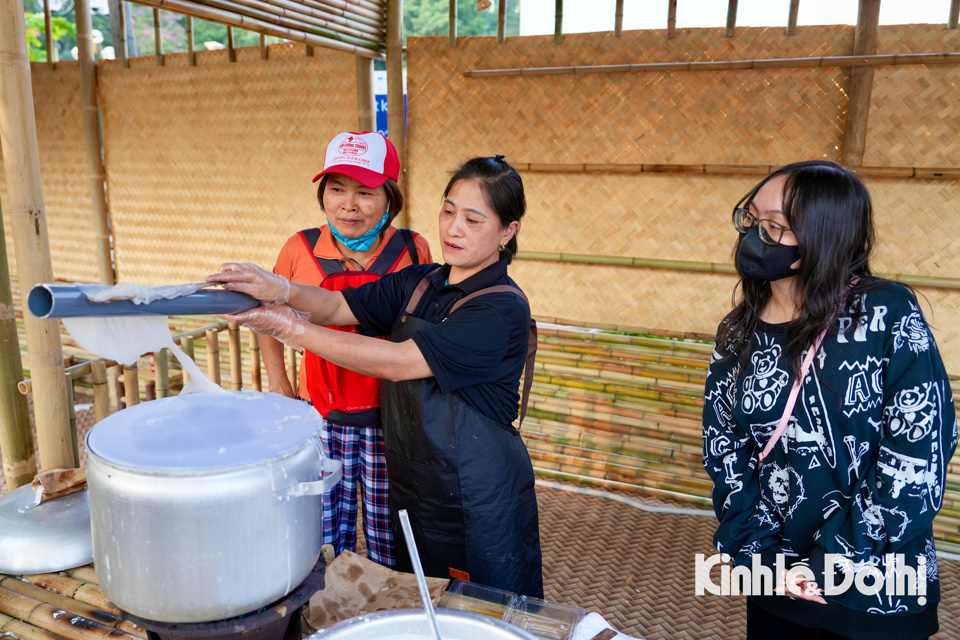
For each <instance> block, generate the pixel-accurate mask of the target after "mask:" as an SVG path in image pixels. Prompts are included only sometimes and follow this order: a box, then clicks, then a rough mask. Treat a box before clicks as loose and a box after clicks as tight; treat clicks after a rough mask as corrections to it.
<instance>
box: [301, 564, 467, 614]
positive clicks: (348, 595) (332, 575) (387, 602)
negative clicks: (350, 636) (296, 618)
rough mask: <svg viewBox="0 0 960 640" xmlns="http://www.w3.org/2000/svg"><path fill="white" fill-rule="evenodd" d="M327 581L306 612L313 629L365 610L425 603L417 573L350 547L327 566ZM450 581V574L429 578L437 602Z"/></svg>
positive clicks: (434, 600)
mask: <svg viewBox="0 0 960 640" xmlns="http://www.w3.org/2000/svg"><path fill="white" fill-rule="evenodd" d="M325 581H326V586H325V587H324V588H323V589H321V590H320V591H318V592H317V593H315V594H314V595H313V597H312V598H310V602H309V606H308V607H307V609H306V613H305V614H304V617H305V618H306V621H307V623H308V624H309V625H310V626H311V627H313V628H314V629H322V628H323V627H329V626H330V625H332V624H334V623H336V622H340V621H341V620H347V619H349V618H353V617H354V616H359V615H363V614H365V613H373V612H375V611H383V610H385V609H403V608H407V607H415V608H421V607H422V606H423V603H422V600H421V599H420V589H418V588H417V578H416V576H415V575H413V574H412V573H402V572H400V571H393V570H392V569H387V568H386V567H383V566H381V565H379V564H377V563H376V562H372V561H370V560H367V559H366V558H364V557H363V556H358V555H357V554H355V553H352V552H350V551H344V552H343V553H341V554H340V555H339V556H337V558H336V559H335V560H334V561H333V562H331V563H330V564H329V565H328V566H327V572H326V575H325ZM449 583H450V580H449V579H448V578H427V587H428V588H429V589H430V595H431V597H432V598H433V604H434V606H436V604H437V603H438V602H440V596H442V595H443V592H444V591H445V590H446V588H447V585H448V584H449Z"/></svg>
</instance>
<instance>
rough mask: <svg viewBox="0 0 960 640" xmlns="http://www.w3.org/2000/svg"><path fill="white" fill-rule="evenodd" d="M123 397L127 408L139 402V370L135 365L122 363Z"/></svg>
mask: <svg viewBox="0 0 960 640" xmlns="http://www.w3.org/2000/svg"><path fill="white" fill-rule="evenodd" d="M123 398H124V400H125V401H126V403H127V408H128V409H129V408H130V407H132V406H133V405H135V404H140V371H139V370H138V369H137V365H133V366H132V367H129V366H127V365H123Z"/></svg>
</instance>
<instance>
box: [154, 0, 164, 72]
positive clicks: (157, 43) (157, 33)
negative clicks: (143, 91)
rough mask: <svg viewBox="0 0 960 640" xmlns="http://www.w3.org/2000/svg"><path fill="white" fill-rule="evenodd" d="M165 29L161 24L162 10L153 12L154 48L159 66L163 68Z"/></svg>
mask: <svg viewBox="0 0 960 640" xmlns="http://www.w3.org/2000/svg"><path fill="white" fill-rule="evenodd" d="M162 36H163V27H162V26H161V24H160V9H154V10H153V48H154V50H155V52H156V55H157V66H158V67H162V66H163V38H162Z"/></svg>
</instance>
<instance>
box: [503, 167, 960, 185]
mask: <svg viewBox="0 0 960 640" xmlns="http://www.w3.org/2000/svg"><path fill="white" fill-rule="evenodd" d="M513 166H514V168H516V170H517V171H529V172H531V173H590V174H599V173H629V174H636V173H652V174H662V173H679V174H687V175H705V176H765V175H768V174H770V173H773V171H774V170H776V169H778V168H779V167H778V166H777V165H768V164H653V163H650V164H616V163H609V164H601V163H590V162H586V163H565V164H558V163H544V162H517V163H514V165H513ZM849 168H850V170H851V171H853V172H854V173H856V174H857V175H858V176H860V177H861V178H901V179H906V178H914V179H917V180H950V181H953V180H957V179H960V167H849Z"/></svg>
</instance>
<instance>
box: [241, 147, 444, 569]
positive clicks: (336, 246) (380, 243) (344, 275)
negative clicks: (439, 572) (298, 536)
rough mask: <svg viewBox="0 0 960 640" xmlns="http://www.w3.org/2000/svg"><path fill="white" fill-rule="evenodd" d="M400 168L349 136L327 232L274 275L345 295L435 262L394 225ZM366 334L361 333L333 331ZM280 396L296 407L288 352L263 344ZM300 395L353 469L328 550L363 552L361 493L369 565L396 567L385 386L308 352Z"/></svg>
mask: <svg viewBox="0 0 960 640" xmlns="http://www.w3.org/2000/svg"><path fill="white" fill-rule="evenodd" d="M399 170H400V162H399V160H398V158H397V152H396V149H394V147H393V144H392V143H391V142H390V141H389V140H387V139H386V138H385V137H384V136H383V135H381V134H379V133H368V132H363V133H352V132H344V133H339V134H337V135H336V136H334V137H333V139H332V140H331V141H330V143H329V144H328V145H327V150H326V154H325V156H324V163H323V171H321V172H320V173H319V174H318V175H317V176H316V177H315V178H314V179H313V181H314V182H317V181H319V182H320V184H319V185H318V188H317V201H318V202H319V203H320V210H321V211H322V212H323V213H324V215H325V216H326V220H327V224H325V225H322V226H320V227H316V228H312V229H304V230H303V231H300V232H297V233H296V234H294V235H293V236H291V237H290V239H289V240H287V242H286V244H284V246H283V249H281V251H280V255H279V257H278V258H277V264H276V265H275V266H274V268H273V272H274V273H276V274H279V275H281V276H283V277H285V278H287V279H289V280H292V281H293V282H299V283H302V284H305V285H310V286H315V287H323V288H324V289H327V290H330V291H339V290H342V289H345V288H347V287H356V286H359V285H361V284H364V283H367V282H372V281H374V280H376V279H378V278H380V277H381V276H383V275H384V274H387V273H392V272H394V271H399V270H400V269H403V268H404V267H407V266H409V265H411V264H418V263H425V264H430V262H432V260H431V257H430V246H429V245H428V244H427V241H426V239H425V238H423V237H422V236H420V235H419V234H416V233H414V232H412V231H410V230H408V229H397V228H395V227H394V226H393V225H391V224H390V222H391V221H392V220H393V219H394V218H395V217H396V216H397V214H399V213H400V211H401V210H402V209H403V195H402V194H401V193H400V188H399V187H398V186H397V182H396V181H397V177H398V174H399ZM331 328H334V329H337V330H339V331H346V332H349V333H356V329H355V328H354V327H352V326H340V327H331ZM260 349H261V352H262V353H263V361H264V366H265V368H266V370H267V376H268V378H269V381H270V391H272V392H274V393H280V394H282V395H285V396H287V397H291V398H292V397H294V395H295V394H294V389H293V387H292V386H291V384H290V380H289V378H287V372H286V368H285V365H284V358H283V344H281V343H280V342H279V341H277V340H275V339H274V338H271V337H270V336H267V335H264V336H262V337H261V340H260ZM296 395H297V396H299V397H300V398H302V399H304V400H307V401H310V402H312V403H313V406H314V407H315V408H316V409H317V411H319V412H320V415H322V416H323V429H322V431H321V432H320V440H321V443H322V445H323V452H324V455H325V456H326V457H328V458H331V459H334V460H340V461H341V462H342V463H343V480H342V481H341V482H340V483H339V484H338V485H337V486H336V487H335V488H334V489H333V490H331V491H330V492H329V493H328V494H327V495H325V496H324V501H323V543H324V544H330V545H333V547H334V549H335V550H336V553H337V554H340V553H341V552H342V551H344V550H348V551H356V549H357V499H358V496H357V494H358V490H357V487H358V485H359V486H360V488H361V491H360V494H361V495H362V499H363V534H364V539H365V540H366V543H367V557H369V558H370V559H371V560H373V561H374V562H378V563H380V564H382V565H384V566H387V567H393V566H395V564H396V558H395V553H394V545H393V532H392V530H391V526H390V507H389V499H388V489H387V478H386V460H385V458H384V452H383V431H382V428H381V419H380V381H379V380H378V379H377V378H371V377H369V376H363V375H360V374H357V373H354V372H353V371H350V370H349V369H344V368H342V367H338V366H337V365H335V364H333V363H332V362H329V361H327V360H325V359H324V358H323V357H321V356H319V355H317V354H316V353H313V352H311V351H304V352H303V360H302V362H301V367H300V376H299V382H298V384H297V390H296Z"/></svg>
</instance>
